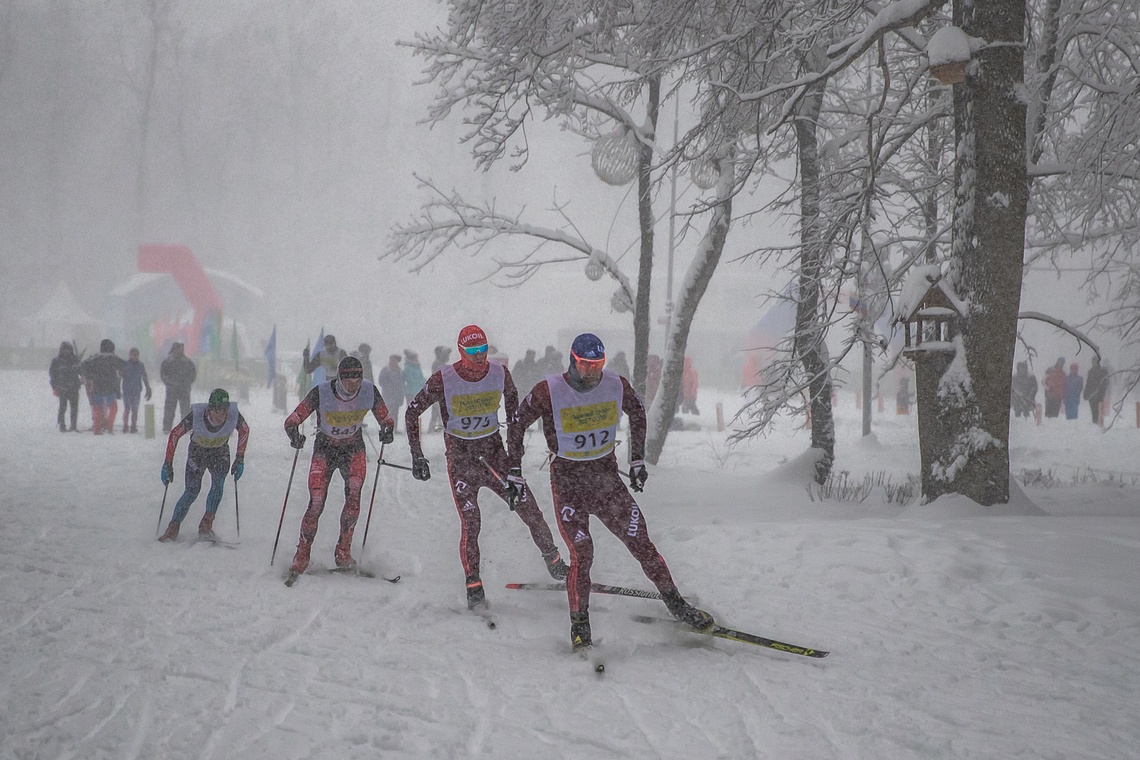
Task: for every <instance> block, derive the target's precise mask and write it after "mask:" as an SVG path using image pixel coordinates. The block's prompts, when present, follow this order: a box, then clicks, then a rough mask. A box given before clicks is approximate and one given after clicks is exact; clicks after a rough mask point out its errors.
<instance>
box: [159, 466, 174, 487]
mask: <svg viewBox="0 0 1140 760" xmlns="http://www.w3.org/2000/svg"><path fill="white" fill-rule="evenodd" d="M159 477H160V478H162V484H163V485H164V486H168V485H170V484H171V483H173V482H174V463H173V462H163V463H162V472H161V473H160V474H159Z"/></svg>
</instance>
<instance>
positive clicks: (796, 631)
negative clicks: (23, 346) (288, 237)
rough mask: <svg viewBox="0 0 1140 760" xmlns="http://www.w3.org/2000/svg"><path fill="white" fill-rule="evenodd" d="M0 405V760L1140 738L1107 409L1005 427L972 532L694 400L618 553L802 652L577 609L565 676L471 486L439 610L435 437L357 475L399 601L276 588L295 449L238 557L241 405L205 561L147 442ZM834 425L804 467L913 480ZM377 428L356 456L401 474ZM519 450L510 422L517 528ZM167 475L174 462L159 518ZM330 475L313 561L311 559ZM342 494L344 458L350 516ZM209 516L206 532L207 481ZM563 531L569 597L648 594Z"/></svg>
mask: <svg viewBox="0 0 1140 760" xmlns="http://www.w3.org/2000/svg"><path fill="white" fill-rule="evenodd" d="M0 384H2V385H3V387H5V388H7V389H8V400H7V401H6V403H5V404H4V405H3V406H2V407H0V429H2V430H3V431H4V443H5V445H4V446H3V447H2V448H0V467H2V471H3V476H2V478H0V525H2V526H3V544H2V548H0V759H2V760H31V759H33V758H44V759H48V758H51V759H56V758H81V759H82V760H92V759H94V758H170V759H173V758H219V759H226V760H228V759H229V758H248V759H249V760H253V759H254V758H272V759H273V760H282V759H285V758H336V759H337V760H349V758H379V757H382V758H467V757H485V758H540V759H541V760H557V759H558V758H702V759H711V758H780V759H781V760H787V759H789V758H805V759H806V758H813V759H820V758H873V759H874V760H886V759H888V758H1013V757H1018V758H1032V759H1033V760H1040V759H1041V758H1057V759H1058V760H1061V759H1063V760H1074V759H1076V758H1089V759H1096V760H1104V759H1106V758H1131V757H1135V756H1136V753H1137V751H1138V750H1137V747H1140V720H1137V718H1136V706H1137V705H1138V704H1140V506H1138V502H1140V498H1138V497H1140V485H1137V482H1138V481H1140V464H1138V463H1137V459H1136V452H1137V451H1138V450H1140V431H1138V430H1137V429H1136V428H1135V427H1134V426H1132V425H1131V424H1129V423H1130V422H1131V421H1130V420H1127V419H1125V420H1123V421H1121V423H1120V424H1119V426H1118V427H1117V428H1115V429H1111V430H1109V431H1108V432H1102V431H1100V430H1099V429H1098V428H1095V427H1094V426H1093V425H1091V424H1090V423H1089V422H1088V421H1087V419H1085V420H1081V421H1078V422H1065V421H1062V420H1050V421H1046V424H1045V425H1043V426H1041V427H1035V426H1033V425H1032V423H1026V422H1024V421H1017V422H1018V423H1020V424H1017V425H1015V426H1014V439H1015V450H1014V472H1015V473H1020V472H1021V471H1022V470H1023V469H1040V470H1042V475H1041V478H1042V479H1044V478H1047V477H1048V476H1049V475H1050V474H1051V475H1052V476H1053V481H1052V484H1051V486H1050V487H1040V486H1031V487H1027V488H1026V489H1025V495H1024V496H1019V497H1018V498H1017V499H1015V500H1014V502H1013V504H1012V505H1011V506H1009V507H1006V508H1004V509H1002V510H999V512H1000V514H997V515H995V514H987V513H986V511H985V510H982V509H980V508H978V507H977V506H976V505H973V504H972V503H970V502H963V501H962V500H942V501H939V502H936V503H934V504H931V505H927V506H919V505H917V504H911V505H909V506H900V505H897V504H888V503H886V502H885V500H884V497H883V494H884V491H883V489H881V488H879V489H876V490H875V491H874V493H872V494H871V496H870V497H869V498H868V499H866V500H865V501H864V502H862V503H859V504H853V503H848V502H841V501H834V500H832V501H824V502H821V501H819V500H818V498H817V499H813V498H811V497H810V496H809V494H808V490H807V488H806V487H805V486H804V483H803V479H802V476H801V475H800V474H799V472H798V471H799V470H800V469H802V468H800V467H798V465H797V461H798V458H799V455H800V454H802V453H803V451H804V449H805V448H806V446H807V440H808V439H807V435H806V433H805V431H803V430H802V429H799V428H798V427H796V426H795V425H794V424H793V423H792V422H791V421H788V422H787V423H786V425H785V426H784V427H783V428H782V429H779V430H777V431H776V432H774V433H773V434H772V435H771V436H769V437H768V438H766V439H764V440H759V441H755V442H752V443H750V444H747V445H744V446H741V447H738V448H736V449H729V448H728V447H727V446H726V445H725V443H724V435H723V434H717V433H715V432H710V431H713V430H715V427H714V420H715V415H714V403H713V402H714V399H713V398H711V397H702V411H703V413H704V414H703V417H702V419H701V422H702V425H703V427H704V429H703V430H699V431H696V430H694V431H686V432H680V433H676V434H674V435H673V436H671V437H670V440H669V444H668V448H667V451H666V454H665V456H664V457H663V461H662V463H661V466H659V467H657V468H655V469H654V470H652V477H651V478H650V480H649V483H648V486H647V490H646V492H645V493H644V494H643V495H642V496H641V497H639V501H640V503H641V504H642V506H643V507H644V510H645V514H646V518H647V520H648V524H649V528H650V534H651V535H652V536H653V537H654V539H655V540H656V542H657V545H658V547H659V548H660V550H661V552H662V554H663V555H664V557H665V558H666V560H667V561H668V562H669V565H670V568H671V569H672V571H673V574H674V576H675V577H676V579H677V581H678V583H679V584H680V586H681V589H682V591H683V592H685V593H686V594H689V595H692V596H694V597H696V598H697V599H698V601H699V603H700V604H701V605H702V606H704V607H705V608H706V609H709V610H710V611H712V612H713V613H715V614H716V615H717V616H718V618H719V619H720V620H721V621H722V622H723V623H725V624H727V625H730V626H732V627H736V628H740V629H743V630H746V631H752V632H755V633H759V634H762V635H766V636H770V637H774V638H778V639H783V640H786V641H791V642H795V643H801V644H805V645H809V646H814V647H818V648H821V649H828V650H830V651H831V652H832V654H831V656H830V657H828V658H827V659H823V660H811V659H807V658H802V657H796V656H792V655H787V654H782V653H779V652H774V651H769V650H765V649H761V648H758V647H753V646H749V645H746V644H739V643H734V642H729V641H723V640H719V639H708V638H704V637H701V636H698V635H695V634H687V633H684V632H680V631H675V630H673V629H672V628H671V627H670V626H650V625H644V624H641V623H638V622H635V621H634V620H632V618H631V615H633V614H661V613H664V608H663V607H662V606H661V605H660V604H659V603H655V602H652V601H646V600H640V599H628V598H613V597H604V596H600V595H595V596H594V597H593V598H592V605H591V612H592V616H591V617H592V621H593V627H594V635H595V638H596V639H597V640H598V641H599V642H600V643H599V646H598V650H599V652H600V653H601V654H602V655H603V656H604V657H605V660H606V663H607V672H606V673H605V674H604V675H603V676H596V675H595V674H594V673H593V672H592V670H591V669H590V668H589V667H588V666H587V665H586V664H584V663H583V662H581V661H580V660H578V659H577V658H576V657H575V656H573V655H571V654H570V652H569V642H568V619H567V614H566V600H565V598H564V596H563V595H562V594H559V593H551V592H528V591H510V590H506V589H504V588H503V584H505V583H508V582H511V581H542V580H546V579H547V576H546V574H545V572H544V569H543V566H542V564H541V562H540V560H539V557H538V552H537V550H536V549H535V548H534V546H533V545H532V544H531V543H530V540H529V537H528V534H527V532H526V530H525V528H524V526H523V525H522V523H521V521H519V520H518V518H516V517H515V516H514V515H512V514H511V513H510V512H508V511H507V509H506V507H505V506H504V505H502V504H501V503H500V502H498V501H497V500H495V499H493V497H490V496H489V495H487V497H486V498H485V499H484V505H483V515H484V517H483V537H482V542H481V545H482V549H483V558H484V559H483V561H484V566H483V577H484V580H485V582H486V584H487V588H488V596H489V598H490V600H491V602H492V606H493V612H494V615H495V617H496V620H497V622H498V628H497V629H496V630H493V631H492V630H488V629H487V628H486V627H485V626H484V624H483V622H482V621H481V620H480V619H479V618H477V617H475V616H473V615H472V614H470V613H468V612H467V611H466V609H465V605H464V601H463V600H464V593H463V583H462V577H461V571H460V566H459V561H458V557H457V547H458V520H457V518H456V516H455V513H454V507H453V505H452V503H451V500H450V497H449V495H448V492H447V489H446V483H445V480H444V478H443V477H442V473H443V467H442V441H441V440H440V439H439V435H438V434H435V435H432V436H430V437H429V438H428V449H427V450H428V455H429V457H431V458H432V461H433V463H434V464H435V472H436V473H437V475H436V477H435V478H434V479H433V480H431V481H430V482H428V483H418V482H416V481H413V480H412V479H411V477H410V476H408V474H407V473H406V472H401V471H397V470H392V469H385V470H384V471H383V472H382V473H381V474H380V480H379V484H380V485H379V490H378V492H377V495H376V501H375V509H374V512H373V514H372V523H371V527H370V530H369V535H368V545H367V547H366V548H364V549H363V551H362V550H361V539H362V538H363V533H364V531H363V517H362V522H361V527H360V529H358V531H357V534H356V535H357V539H356V552H357V554H358V556H359V557H360V558H361V559H362V560H363V563H364V564H365V565H368V566H371V567H373V568H375V569H377V570H379V571H382V572H384V573H388V574H394V573H398V574H400V575H401V576H402V580H401V581H400V582H399V583H398V584H395V585H393V584H389V583H385V582H384V581H383V580H380V579H365V578H355V577H341V576H335V575H328V574H310V575H307V576H305V577H303V578H302V579H301V580H300V581H299V582H298V583H297V585H296V586H295V587H293V588H291V589H289V588H286V587H285V586H284V585H283V584H282V582H281V577H282V574H283V572H284V570H285V568H286V567H287V565H288V563H289V561H290V559H291V556H292V552H293V548H294V545H295V542H296V535H297V529H298V524H299V521H300V517H301V513H302V511H303V509H304V506H305V502H306V488H305V474H306V472H307V465H308V455H309V453H310V451H311V447H310V448H307V449H306V451H305V452H303V453H302V455H301V459H300V463H299V465H298V468H297V476H296V478H295V479H294V482H293V489H292V493H291V494H290V497H289V501H288V511H287V513H286V515H285V523H284V529H283V531H282V534H281V545H280V548H279V549H278V552H277V558H276V563H275V566H273V567H270V561H269V560H270V554H271V551H272V547H273V541H274V535H275V533H276V530H277V524H278V520H279V518H280V516H281V507H282V500H283V498H284V496H285V486H286V482H287V481H288V477H289V468H290V465H291V463H292V461H293V451H292V449H290V448H289V447H288V445H287V442H286V439H285V436H284V433H283V432H282V430H281V415H280V414H279V413H274V412H273V411H272V410H271V408H270V406H271V405H270V399H269V396H268V395H267V394H266V393H264V392H260V391H257V390H255V391H254V392H253V397H252V399H251V401H250V402H249V403H247V404H244V405H243V407H242V411H243V413H244V414H245V415H246V417H247V419H248V420H249V421H250V424H251V426H252V431H253V432H252V436H251V441H250V449H249V454H248V457H247V464H246V469H245V477H244V478H243V479H242V481H241V482H240V484H239V489H240V490H239V493H238V495H239V497H240V506H241V538H240V540H241V545H240V547H239V548H237V549H236V550H227V549H224V548H210V547H207V546H206V545H203V544H198V545H192V544H191V543H190V542H189V541H183V542H181V543H179V544H176V545H172V546H168V545H162V544H159V543H157V542H156V541H155V540H154V537H155V528H156V523H157V521H158V510H159V505H160V501H161V498H162V486H161V485H160V484H159V477H158V473H159V467H160V464H161V461H162V448H163V446H164V441H163V440H161V439H154V440H146V439H144V438H143V436H142V435H141V434H140V435H136V436H124V435H121V434H118V433H116V434H115V435H112V436H103V437H98V438H97V437H95V436H92V435H90V434H86V435H76V434H67V435H64V434H60V433H59V432H57V430H56V427H55V410H54V405H55V399H54V398H53V397H52V396H51V394H50V393H49V392H48V390H47V378H46V373H21V372H6V373H0ZM208 390H209V389H208V388H199V389H198V390H197V393H196V399H197V398H198V397H202V398H204V396H205V394H206V392H207V391H208ZM706 395H707V394H706ZM155 400H156V401H160V400H161V389H160V390H159V391H158V394H157V396H156V399H155ZM723 400H724V402H725V405H726V410H727V411H729V412H731V411H732V409H733V408H734V404H735V401H734V399H732V398H730V397H724V399H723ZM1082 411H1086V410H1082ZM838 413H839V446H840V448H839V452H838V454H839V456H838V460H837V470H840V471H842V470H847V471H849V472H850V473H851V475H850V477H851V479H852V480H862V478H863V476H864V475H868V474H873V475H877V474H878V473H886V474H887V475H889V476H890V477H891V479H892V482H895V483H898V482H900V481H902V480H904V479H905V476H906V475H907V474H908V473H910V474H915V473H917V471H918V454H917V450H916V433H915V427H914V426H915V418H914V417H896V416H895V415H894V414H888V415H884V416H881V417H880V419H878V420H877V421H876V424H875V430H876V436H875V439H874V440H860V439H859V419H858V410H857V409H856V407H855V403H854V401H853V399H851V398H850V397H849V396H841V397H840V404H839V409H838ZM82 415H83V416H82V417H81V420H82V419H84V417H86V402H83V403H82ZM85 421H86V424H87V425H88V426H89V425H90V422H89V418H88V419H87V420H85ZM404 441H405V439H404V438H403V437H402V435H401V436H400V437H398V438H397V445H396V446H395V447H390V449H389V452H390V453H389V454H388V455H386V457H387V458H388V459H389V460H391V461H397V462H403V461H406V459H407V452H406V449H404V448H403V447H402V446H401V444H402V443H403V442H404ZM540 448H541V446H540V442H539V440H538V437H537V433H532V437H531V445H530V451H529V453H528V464H529V466H530V473H529V474H530V476H531V482H532V484H533V485H534V486H535V487H536V488H537V489H538V493H539V498H540V503H541V504H542V505H544V509H545V510H546V511H547V514H548V520H550V516H549V491H548V490H547V486H546V480H545V478H544V477H542V473H541V471H540V470H539V466H540V465H541V462H542V456H541V452H540ZM184 456H185V442H183V446H182V447H181V449H180V450H179V458H178V460H177V462H176V473H177V478H176V481H175V486H174V487H172V488H171V491H170V496H169V498H168V500H167V503H166V517H167V518H168V517H169V515H170V511H171V509H172V508H173V505H174V502H175V500H176V499H177V497H178V495H179V494H180V493H181V485H182V462H183V458H184ZM373 459H374V456H373ZM1121 475H1123V480H1124V482H1123V484H1122V483H1121V482H1120V476H1121ZM1110 477H1111V480H1110ZM339 483H340V481H339V478H338V479H335V480H334V486H333V489H332V491H331V493H332V496H331V498H330V505H329V508H328V510H327V511H326V514H325V516H324V519H323V521H322V525H321V531H320V534H319V535H318V538H317V546H316V548H315V550H314V560H315V562H316V563H318V564H324V565H326V566H327V565H329V564H331V562H332V547H333V543H334V540H335V536H336V531H337V529H336V521H337V515H338V514H339V511H340V504H341V501H340V485H339ZM371 487H372V472H371V471H370V472H369V480H368V483H367V485H366V486H365V505H366V506H365V510H366V509H367V500H368V496H369V494H370V492H371ZM204 498H205V496H204V493H203V496H202V497H200V499H199V501H198V503H197V504H196V505H195V506H194V507H193V508H192V509H191V513H190V516H189V517H188V518H187V522H186V525H185V527H186V528H188V529H189V531H188V532H189V534H191V535H192V534H193V532H194V530H193V528H194V526H195V525H196V524H197V520H198V519H199V517H200V515H201V513H202V509H203V503H204ZM551 522H552V523H553V521H552V520H551ZM216 528H217V529H218V531H219V533H221V534H222V535H224V536H225V537H227V538H230V539H236V538H237V535H236V533H237V532H236V526H235V510H234V489H233V488H232V484H231V486H229V487H228V488H227V493H226V497H225V500H224V502H223V507H222V510H221V512H220V516H219V518H218V522H217V524H216ZM184 535H185V534H184ZM596 536H597V537H598V538H597V541H598V559H597V562H596V565H595V573H594V577H595V580H599V581H604V582H610V583H617V584H625V585H630V586H636V587H641V588H646V587H648V582H647V581H646V580H645V578H644V577H643V576H642V575H641V573H640V570H639V569H638V568H637V566H636V565H635V564H634V562H633V560H632V559H631V558H630V557H629V556H628V554H626V552H625V551H624V549H622V548H621V547H620V545H619V544H618V543H617V541H616V540H614V539H613V538H612V537H610V536H609V535H608V534H605V532H604V529H602V528H600V527H598V528H597V532H596Z"/></svg>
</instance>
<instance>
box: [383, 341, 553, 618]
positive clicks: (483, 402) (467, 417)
mask: <svg viewBox="0 0 1140 760" xmlns="http://www.w3.org/2000/svg"><path fill="white" fill-rule="evenodd" d="M458 345H459V361H457V362H455V363H454V364H445V365H443V366H442V367H440V369H439V370H438V371H436V372H433V373H432V375H431V377H430V378H428V381H427V384H426V385H424V387H423V388H422V389H421V390H420V392H419V393H418V394H416V397H415V398H414V399H413V400H412V402H411V403H410V404H409V405H408V410H407V412H405V414H404V424H405V427H406V429H407V433H408V446H409V448H410V449H411V452H412V476H413V477H415V478H416V480H427V479H428V478H430V477H431V468H430V466H429V465H428V460H427V459H425V458H424V452H423V449H422V447H421V446H420V415H421V414H423V413H424V412H426V411H427V410H428V409H429V408H431V406H432V405H433V404H436V403H438V404H439V410H440V415H441V419H442V423H443V429H444V444H445V448H446V452H447V477H448V479H449V480H450V483H451V495H452V498H453V499H454V500H455V508H456V510H458V512H459V523H460V533H459V561H460V562H461V563H462V564H463V573H464V576H465V577H466V582H467V606H468V607H470V608H475V607H477V606H480V605H482V604H484V603H485V601H486V595H485V593H484V591H483V582H482V580H480V577H479V528H480V524H481V518H480V512H479V489H481V488H488V489H490V490H491V491H492V492H494V494H495V495H496V496H498V497H499V498H500V499H504V500H506V501H507V503H508V504H510V505H511V508H512V509H514V511H515V512H516V513H517V514H518V516H519V517H520V518H522V521H523V522H524V523H526V526H527V528H529V529H530V535H531V539H532V540H533V541H534V543H535V545H536V546H537V547H538V549H539V551H540V552H541V553H542V559H543V561H544V562H545V563H546V568H547V570H548V571H549V572H550V574H551V575H552V576H553V577H554V578H556V579H559V580H561V579H562V578H565V577H566V572H567V567H566V563H565V562H563V561H562V557H561V556H560V555H559V553H558V547H557V546H555V544H554V538H553V536H552V535H551V533H550V527H549V526H548V525H547V524H546V520H544V519H543V517H542V511H541V510H540V509H539V508H538V503H537V502H535V500H534V496H532V495H530V494H525V495H524V494H520V493H519V492H518V489H517V487H516V486H514V485H511V484H509V483H507V482H505V480H506V477H505V476H506V472H507V454H506V451H504V449H503V439H502V437H501V436H500V435H499V426H500V422H499V406H500V402H501V403H502V406H503V410H504V412H505V414H506V417H505V420H508V421H509V420H511V419H512V418H513V417H514V414H515V409H516V408H517V407H518V391H517V390H516V389H515V384H514V381H513V380H512V379H511V373H510V372H509V371H508V370H507V368H506V367H505V366H503V365H502V364H497V363H494V362H489V361H488V360H487V349H488V346H487V336H486V334H485V333H484V332H483V330H482V329H481V328H480V327H478V326H477V325H468V326H467V327H464V328H463V329H462V330H461V331H460V333H459V339H458ZM491 468H494V470H495V472H496V473H498V475H499V477H496V475H495V474H494V473H492V472H491ZM500 477H501V478H503V479H502V480H500ZM520 480H521V479H520Z"/></svg>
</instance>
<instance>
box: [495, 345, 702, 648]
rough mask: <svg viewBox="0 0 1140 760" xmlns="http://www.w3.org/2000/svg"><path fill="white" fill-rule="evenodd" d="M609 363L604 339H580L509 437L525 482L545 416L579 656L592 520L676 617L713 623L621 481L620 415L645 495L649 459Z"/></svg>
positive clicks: (515, 471) (629, 396) (632, 468)
mask: <svg viewBox="0 0 1140 760" xmlns="http://www.w3.org/2000/svg"><path fill="white" fill-rule="evenodd" d="M605 362H606V349H605V346H604V345H602V341H601V340H600V339H598V337H597V336H596V335H593V334H591V333H583V334H582V335H579V336H578V337H577V338H575V339H574V343H573V345H572V346H571V347H570V362H569V368H568V369H567V371H566V372H564V373H563V374H561V375H557V374H554V375H548V376H547V377H546V379H545V380H542V381H540V382H539V383H538V384H537V385H535V386H534V389H533V390H531V392H530V395H528V396H527V397H526V398H525V399H523V401H522V403H521V404H520V405H519V409H518V416H517V419H516V420H515V424H513V425H511V426H510V427H509V428H508V434H507V450H508V452H509V459H510V462H511V464H512V468H511V471H510V473H511V474H510V477H511V478H512V479H518V480H521V479H522V469H521V468H522V458H523V434H524V433H525V432H526V429H527V428H529V427H530V426H531V425H532V424H533V423H534V421H535V420H537V419H542V421H543V432H544V433H545V435H546V443H547V446H548V447H549V448H550V450H551V451H552V452H553V453H554V454H555V457H554V460H553V462H551V466H550V490H551V491H552V492H553V495H554V515H555V518H556V519H557V520H558V529H559V530H560V531H561V532H562V538H563V539H564V540H565V541H566V546H567V547H568V549H569V552H570V573H569V576H568V577H567V579H566V593H567V597H568V598H569V603H570V642H571V645H572V646H573V648H574V651H576V652H577V651H581V650H583V649H586V648H588V647H589V646H590V645H591V636H590V613H589V607H590V566H591V565H592V564H593V561H594V541H593V538H591V536H590V516H591V515H593V516H594V517H596V518H598V519H599V520H600V521H601V522H602V524H603V525H605V526H606V528H607V529H609V531H610V532H611V533H613V534H614V536H616V537H617V538H618V540H619V541H621V542H622V543H623V544H625V546H626V548H627V549H629V551H630V553H631V554H632V555H633V556H634V559H636V560H637V561H638V562H639V563H640V564H641V569H642V570H643V571H644V572H645V575H646V576H647V577H648V578H649V580H651V581H652V582H653V585H655V586H656V587H657V589H658V591H660V592H661V595H662V597H663V598H664V600H665V605H666V606H667V607H668V608H669V612H671V613H672V614H673V616H674V617H676V618H677V619H678V620H681V621H683V622H685V623H687V624H689V625H690V626H692V627H693V628H695V629H697V630H699V631H706V630H708V629H710V628H711V627H712V626H713V624H714V621H713V618H712V616H711V615H709V614H708V613H707V612H705V611H704V610H699V609H697V608H696V607H694V606H692V605H691V604H689V603H688V602H686V601H685V599H684V598H683V597H682V596H681V593H680V592H679V591H678V590H677V585H676V584H675V583H674V582H673V576H672V575H671V574H670V573H669V568H668V566H667V565H666V564H665V560H664V559H663V558H662V557H661V555H660V554H659V553H658V551H657V547H656V546H654V545H653V542H652V541H651V540H650V539H649V529H648V526H647V525H646V524H645V515H644V514H642V512H641V510H640V509H639V508H638V506H637V502H635V501H634V500H633V496H631V495H630V493H629V491H628V490H626V487H625V484H624V483H622V481H621V478H620V477H619V476H618V462H617V456H615V454H614V447H615V445H616V441H615V438H614V436H615V435H616V434H617V431H618V424H619V422H620V420H621V413H622V412H625V414H626V415H627V416H628V417H629V437H630V446H629V458H630V463H629V479H630V482H631V485H632V486H633V489H634V490H635V491H640V490H641V488H642V486H643V485H644V484H645V481H646V479H647V478H648V476H649V474H648V472H646V469H645V462H644V461H643V457H644V452H645V407H643V406H642V404H641V399H639V398H638V397H637V394H636V393H635V392H634V391H633V388H632V387H631V386H630V384H629V381H628V380H626V378H624V377H622V376H620V375H615V374H613V373H611V372H606V371H605V370H604V369H603V367H604V366H605ZM523 488H524V489H525V485H524V486H523ZM526 490H529V489H526Z"/></svg>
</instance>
